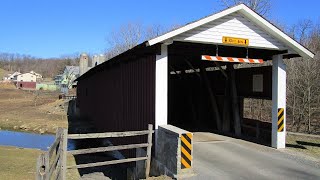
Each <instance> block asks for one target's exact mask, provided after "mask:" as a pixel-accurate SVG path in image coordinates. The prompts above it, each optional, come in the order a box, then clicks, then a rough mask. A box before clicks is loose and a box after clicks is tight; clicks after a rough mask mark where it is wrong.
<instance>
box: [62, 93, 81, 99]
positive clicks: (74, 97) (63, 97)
mask: <svg viewBox="0 0 320 180" xmlns="http://www.w3.org/2000/svg"><path fill="white" fill-rule="evenodd" d="M59 99H68V100H72V99H77V96H71V95H64V94H60V95H59Z"/></svg>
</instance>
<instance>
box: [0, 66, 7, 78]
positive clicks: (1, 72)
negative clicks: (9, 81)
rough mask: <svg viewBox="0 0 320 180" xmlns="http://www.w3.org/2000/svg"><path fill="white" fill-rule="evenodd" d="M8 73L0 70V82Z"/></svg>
mask: <svg viewBox="0 0 320 180" xmlns="http://www.w3.org/2000/svg"><path fill="white" fill-rule="evenodd" d="M7 74H8V71H6V70H4V69H2V68H0V81H1V80H2V78H3V76H5V75H7Z"/></svg>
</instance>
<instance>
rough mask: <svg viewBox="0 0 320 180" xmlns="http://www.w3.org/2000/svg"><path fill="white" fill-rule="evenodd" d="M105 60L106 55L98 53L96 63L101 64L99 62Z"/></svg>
mask: <svg viewBox="0 0 320 180" xmlns="http://www.w3.org/2000/svg"><path fill="white" fill-rule="evenodd" d="M105 61H106V56H105V55H104V54H100V55H99V63H98V64H101V63H103V62H105Z"/></svg>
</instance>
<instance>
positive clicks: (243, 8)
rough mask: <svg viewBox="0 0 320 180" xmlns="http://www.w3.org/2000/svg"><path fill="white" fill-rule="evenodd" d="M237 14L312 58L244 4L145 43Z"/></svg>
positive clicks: (149, 44)
mask: <svg viewBox="0 0 320 180" xmlns="http://www.w3.org/2000/svg"><path fill="white" fill-rule="evenodd" d="M237 11H238V12H239V13H241V14H243V15H244V16H246V17H247V18H249V19H250V20H252V21H253V22H254V23H255V24H257V25H259V26H260V27H261V28H262V29H263V30H265V31H266V32H268V33H270V34H271V35H273V36H274V37H275V38H277V39H278V40H279V41H281V42H283V43H284V44H285V45H287V46H288V47H290V48H292V49H293V50H294V51H296V53H298V54H299V55H300V56H302V57H304V58H313V57H314V54H313V53H312V52H311V51H309V50H308V49H307V48H305V47H303V46H302V45H301V44H299V43H298V42H296V41H295V40H293V39H292V38H290V37H289V36H288V35H286V34H285V33H283V32H282V31H281V30H279V29H278V28H277V27H275V26H274V25H273V24H271V23H270V22H268V21H267V20H265V19H264V18H263V17H261V16H260V15H258V14H257V13H256V12H254V11H253V10H251V9H250V8H248V7H247V6H245V5H244V4H240V5H237V6H234V7H231V8H229V9H226V10H224V11H221V12H219V13H216V14H213V15H211V16H208V17H206V18H203V19H200V20H198V21H196V22H193V23H190V24H188V25H186V26H183V27H181V28H178V29H176V30H174V31H171V32H168V33H166V34H164V35H161V36H158V37H156V38H154V39H151V40H149V41H147V46H152V45H154V44H157V43H161V42H163V41H166V40H168V39H170V38H172V37H174V36H177V35H179V34H182V33H184V32H186V31H189V30H191V29H194V28H196V27H199V26H201V25H204V24H206V23H209V22H211V21H214V20H216V19H219V18H221V17H224V16H227V15H229V14H231V13H234V12H237Z"/></svg>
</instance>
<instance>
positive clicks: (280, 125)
mask: <svg viewBox="0 0 320 180" xmlns="http://www.w3.org/2000/svg"><path fill="white" fill-rule="evenodd" d="M283 130H284V108H278V132H283Z"/></svg>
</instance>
